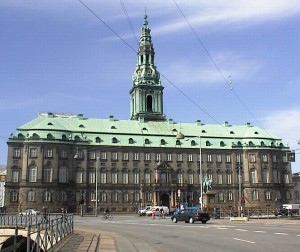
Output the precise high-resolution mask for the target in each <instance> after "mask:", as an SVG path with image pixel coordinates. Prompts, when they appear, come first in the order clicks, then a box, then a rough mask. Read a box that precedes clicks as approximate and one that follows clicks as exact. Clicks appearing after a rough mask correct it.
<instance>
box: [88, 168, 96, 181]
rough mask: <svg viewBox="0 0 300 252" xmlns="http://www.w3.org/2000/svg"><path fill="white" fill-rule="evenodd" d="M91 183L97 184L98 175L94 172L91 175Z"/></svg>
mask: <svg viewBox="0 0 300 252" xmlns="http://www.w3.org/2000/svg"><path fill="white" fill-rule="evenodd" d="M89 183H90V184H95V183H96V173H95V172H94V171H91V172H90V173H89Z"/></svg>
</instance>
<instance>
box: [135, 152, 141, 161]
mask: <svg viewBox="0 0 300 252" xmlns="http://www.w3.org/2000/svg"><path fill="white" fill-rule="evenodd" d="M133 160H134V161H138V160H140V157H139V153H137V152H135V153H133Z"/></svg>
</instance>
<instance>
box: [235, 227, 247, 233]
mask: <svg viewBox="0 0 300 252" xmlns="http://www.w3.org/2000/svg"><path fill="white" fill-rule="evenodd" d="M235 230H236V231H242V232H247V231H248V230H246V229H238V228H236V229H235Z"/></svg>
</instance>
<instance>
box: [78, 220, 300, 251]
mask: <svg viewBox="0 0 300 252" xmlns="http://www.w3.org/2000/svg"><path fill="white" fill-rule="evenodd" d="M75 229H77V230H80V229H81V230H85V231H89V232H95V233H96V232H97V233H101V234H103V235H106V236H109V237H111V238H112V239H113V241H114V243H115V246H116V250H117V251H119V252H123V251H124V252H125V251H126V252H128V251H147V252H148V251H160V252H169V251H170V252H171V251H172V252H174V251H188V252H193V251H195V252H196V251H197V252H199V251H210V252H214V251H222V252H224V251H228V252H229V251H230V252H234V251H244V252H247V251H249V252H250V251H251V252H252V251H264V252H266V251H272V252H276V251H289V252H294V251H295V252H298V251H299V247H300V221H299V220H288V219H286V220H284V219H273V220H250V221H249V222H230V221H229V220H228V219H226V220H214V219H211V220H210V221H209V222H207V223H206V224H202V223H201V222H195V223H194V224H188V223H184V222H178V223H173V222H172V221H171V220H170V218H168V217H167V218H165V219H159V218H156V219H155V220H152V219H151V217H139V216H137V215H128V216H127V215H114V218H113V220H112V221H108V220H106V221H103V220H102V219H101V216H99V217H79V216H76V217H75Z"/></svg>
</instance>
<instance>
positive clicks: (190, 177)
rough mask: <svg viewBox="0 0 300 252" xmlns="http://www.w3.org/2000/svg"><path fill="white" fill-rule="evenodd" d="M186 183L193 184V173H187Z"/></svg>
mask: <svg viewBox="0 0 300 252" xmlns="http://www.w3.org/2000/svg"><path fill="white" fill-rule="evenodd" d="M188 183H189V184H190V185H192V184H194V175H193V173H189V174H188Z"/></svg>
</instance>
